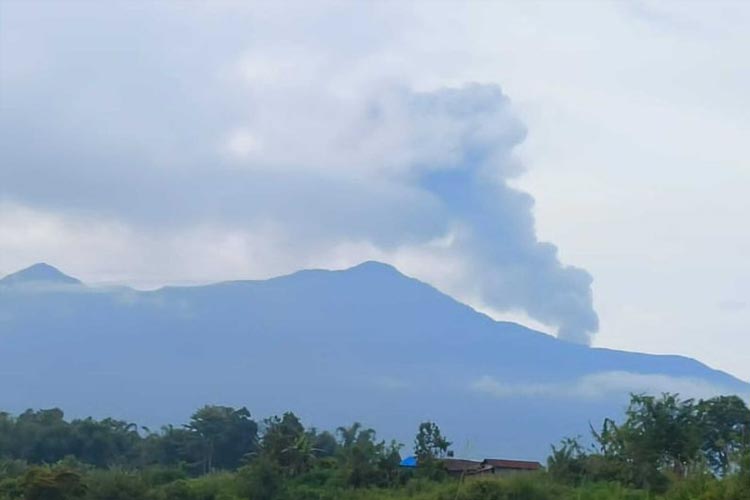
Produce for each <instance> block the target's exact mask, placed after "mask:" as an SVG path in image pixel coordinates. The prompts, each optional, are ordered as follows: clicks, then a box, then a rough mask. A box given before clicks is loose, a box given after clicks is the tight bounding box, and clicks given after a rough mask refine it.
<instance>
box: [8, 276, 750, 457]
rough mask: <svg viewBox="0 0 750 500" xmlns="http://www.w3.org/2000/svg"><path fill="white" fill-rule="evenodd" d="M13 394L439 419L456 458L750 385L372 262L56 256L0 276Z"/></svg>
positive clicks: (376, 422) (179, 415)
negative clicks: (246, 268)
mask: <svg viewBox="0 0 750 500" xmlns="http://www.w3.org/2000/svg"><path fill="white" fill-rule="evenodd" d="M0 343H1V345H2V348H1V349H0V375H2V380H3V387H2V391H0V409H2V410H5V411H13V412H18V411H22V410H24V409H26V408H28V407H51V406H60V407H61V408H63V409H65V410H66V411H68V412H69V413H70V414H71V415H75V416H83V415H90V414H91V415H95V416H105V415H114V416H119V417H121V418H124V419H129V420H133V421H136V422H138V423H142V424H147V425H151V426H153V425H160V424H165V423H171V422H182V421H185V420H186V419H187V417H188V416H189V414H190V413H191V412H192V410H194V409H196V408H197V407H199V406H200V405H203V404H206V403H218V404H229V405H245V406H247V407H248V408H249V409H250V410H251V411H252V412H253V414H254V415H255V416H257V417H263V416H268V415H270V414H274V413H280V412H282V411H285V410H293V411H295V412H297V413H299V414H300V415H301V416H302V417H303V418H304V419H305V420H306V421H307V422H310V423H311V424H313V425H316V426H318V427H321V428H331V427H334V426H337V425H341V424H344V423H350V422H353V421H355V420H356V421H361V422H363V423H364V424H366V425H369V426H372V427H374V428H376V429H377V430H378V431H379V432H380V434H381V437H383V438H391V437H394V438H397V439H399V440H400V441H402V442H404V443H406V444H407V445H409V444H411V440H412V437H413V434H414V431H415V430H416V427H417V425H418V423H419V422H420V421H422V420H426V419H430V420H435V421H437V422H438V423H439V424H440V425H441V427H443V429H444V431H445V433H446V434H447V435H448V436H449V437H450V438H452V440H453V441H454V446H453V448H454V450H455V451H456V452H457V453H458V454H460V455H469V456H472V455H473V456H478V457H481V456H485V455H486V456H490V455H497V456H499V455H506V456H514V457H518V458H537V459H539V458H543V457H544V456H545V454H546V452H547V451H548V449H549V445H550V444H551V443H554V442H556V441H557V440H559V439H560V438H562V437H564V436H571V435H577V434H585V433H587V430H588V422H589V421H592V422H596V421H598V420H599V419H601V418H602V417H604V416H613V417H614V416H617V415H618V414H619V413H620V412H621V410H622V407H623V405H624V404H625V402H626V399H627V394H628V392H630V391H635V392H662V391H674V392H680V393H681V394H684V395H685V396H697V397H701V396H710V395H714V394H718V393H741V394H746V393H750V385H748V384H747V383H744V382H742V381H740V380H738V379H736V378H734V377H732V376H730V375H728V374H726V373H724V372H721V371H716V370H713V369H710V368H709V367H707V366H705V365H703V364H701V363H699V362H697V361H695V360H692V359H688V358H684V357H679V356H656V355H647V354H639V353H630V352H622V351H614V350H608V349H595V348H589V347H586V346H582V345H578V344H573V343H568V342H565V341H561V340H558V339H556V338H553V337H551V336H548V335H545V334H542V333H539V332H536V331H533V330H530V329H528V328H525V327H523V326H521V325H518V324H514V323H508V322H497V321H494V320H492V319H491V318H489V317H487V316H485V315H483V314H480V313H478V312H476V311H475V310H473V309H471V308H470V307H468V306H466V305H463V304H461V303H459V302H457V301H455V300H454V299H452V298H450V297H449V296H447V295H445V294H443V293H441V292H439V291H437V290H436V289H434V288H432V287H431V286H429V285H427V284H425V283H422V282H420V281H417V280H415V279H412V278H409V277H407V276H404V275H403V274H401V273H400V272H399V271H397V270H396V269H395V268H393V267H391V266H388V265H385V264H381V263H377V262H366V263H364V264H361V265H359V266H356V267H354V268H351V269H348V270H344V271H323V270H311V271H301V272H298V273H295V274H292V275H289V276H283V277H279V278H274V279H269V280H265V281H234V282H224V283H217V284H213V285H207V286H194V287H165V288H162V289H159V290H155V291H137V290H134V289H131V288H127V287H111V288H98V287H89V286H86V285H84V284H82V283H81V282H80V281H78V280H76V279H75V278H72V277H70V276H67V275H65V274H64V273H62V272H60V271H58V270H56V269H55V268H53V267H51V266H48V265H46V264H37V265H35V266H32V267H30V268H28V269H26V270H23V271H20V272H18V273H15V274H11V275H9V276H7V277H5V278H3V279H2V280H0Z"/></svg>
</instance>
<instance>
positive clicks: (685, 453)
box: [548, 394, 750, 492]
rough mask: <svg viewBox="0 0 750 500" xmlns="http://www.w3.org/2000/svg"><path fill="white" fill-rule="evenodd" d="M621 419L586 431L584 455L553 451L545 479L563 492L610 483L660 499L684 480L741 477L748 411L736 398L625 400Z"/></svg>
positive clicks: (575, 447)
mask: <svg viewBox="0 0 750 500" xmlns="http://www.w3.org/2000/svg"><path fill="white" fill-rule="evenodd" d="M625 416H626V418H625V420H624V422H622V423H621V424H617V423H615V422H614V421H613V420H610V419H607V420H605V421H604V423H603V425H602V427H601V430H599V431H594V430H593V429H592V434H593V436H594V440H595V442H596V448H595V449H594V450H592V451H591V452H586V451H585V450H584V449H583V448H582V447H581V446H580V445H579V444H578V442H577V441H576V440H571V439H568V440H565V441H563V442H562V443H561V445H560V446H556V447H555V446H553V447H552V455H551V456H550V457H549V459H548V466H549V472H550V474H551V475H552V476H553V477H555V478H556V479H557V480H559V481H562V482H565V483H567V484H582V483H584V482H586V481H615V482H619V483H622V484H626V485H630V486H634V487H637V488H644V489H647V490H650V491H655V492H665V491H667V490H668V489H669V487H670V484H676V483H682V482H683V481H684V480H685V479H686V478H687V477H691V478H692V479H693V480H696V478H711V479H713V478H714V476H718V477H722V476H728V475H730V474H732V473H734V472H736V471H740V475H741V471H742V470H743V469H744V467H742V456H743V454H745V453H747V450H750V447H749V446H748V437H749V436H750V410H748V408H747V406H745V403H744V402H743V401H742V400H741V399H739V398H737V397H716V398H712V399H708V400H701V401H698V402H695V401H694V400H692V399H688V400H681V399H680V398H679V397H678V396H677V395H674V394H663V395H662V396H661V397H658V398H657V397H653V396H644V395H632V396H631V401H630V404H629V406H628V409H627V411H626V414H625ZM732 481H734V479H732ZM730 482H731V481H727V483H722V484H729V483H730ZM708 484H709V483H705V485H708ZM706 488H708V486H706Z"/></svg>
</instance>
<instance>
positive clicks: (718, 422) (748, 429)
mask: <svg viewBox="0 0 750 500" xmlns="http://www.w3.org/2000/svg"><path fill="white" fill-rule="evenodd" d="M697 410H698V415H699V420H700V427H701V431H702V446H701V449H702V451H703V454H704V455H705V457H706V461H707V462H708V464H709V465H710V466H711V468H712V469H713V471H714V472H716V473H717V474H719V475H722V476H723V475H726V474H727V473H729V472H730V471H731V470H732V468H733V467H735V468H736V467H739V461H740V459H741V457H742V454H743V453H744V452H745V450H746V449H747V448H746V446H747V442H746V441H747V439H748V438H750V434H749V433H750V409H748V407H747V406H746V405H745V402H744V401H742V399H740V398H739V397H737V396H719V397H715V398H712V399H709V400H705V401H700V402H699V403H698V407H697Z"/></svg>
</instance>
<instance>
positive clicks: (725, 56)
mask: <svg viewBox="0 0 750 500" xmlns="http://www.w3.org/2000/svg"><path fill="white" fill-rule="evenodd" d="M0 5H1V7H0V8H1V9H2V11H0V14H1V15H0V23H1V25H0V28H1V29H0V132H1V135H0V144H1V145H2V153H0V155H1V156H0V272H3V271H4V272H10V271H13V270H15V269H17V268H20V267H23V266H25V265H28V264H30V263H32V262H35V261H38V260H43V261H47V262H50V263H53V264H55V265H58V266H59V267H61V268H62V269H64V270H66V271H67V272H69V273H71V274H74V275H76V276H78V277H80V278H82V279H84V280H86V281H90V282H100V283H103V282H125V283H130V284H134V285H137V286H157V285H160V284H164V283H180V282H181V283H184V282H204V281H212V280H219V279H228V278H239V277H248V278H263V277H268V276H273V275H277V274H281V273H286V272H290V271H293V270H296V269H299V268H305V267H334V268H340V267H347V266H350V265H353V264H356V263H358V262H360V261H363V260H367V259H377V260H384V261H387V262H390V263H393V264H395V265H396V266H398V267H399V268H400V269H401V270H402V271H404V272H405V273H407V274H411V275H414V276H416V277H419V278H421V279H424V280H425V281H428V282H430V283H432V284H434V285H436V286H437V287H438V288H440V289H442V290H444V291H446V292H448V293H450V294H452V295H454V296H456V297H457V298H459V299H461V300H463V301H466V302H468V303H470V304H472V305H474V306H475V307H477V308H479V309H482V310H484V311H486V312H488V313H490V314H492V315H493V316H495V317H497V318H509V319H517V320H519V321H522V322H524V323H527V324H530V325H531V326H536V327H539V328H542V329H544V330H545V331H548V332H551V333H559V334H560V335H561V336H563V337H565V338H567V339H569V340H573V341H577V342H587V341H589V340H593V344H594V345H597V346H607V347H615V348H624V349H632V350H641V351H648V352H676V353H681V354H686V355H689V356H694V357H697V358H699V359H701V360H703V361H706V362H708V363H709V364H711V365H713V366H716V367H720V368H723V369H726V370H728V371H730V372H732V373H734V374H736V375H739V376H741V377H743V378H745V379H747V378H750V371H749V369H748V367H747V366H748V365H749V364H748V363H747V355H746V354H745V353H747V352H750V338H749V337H748V335H747V325H748V324H750V293H749V292H750V290H749V288H750V285H748V283H750V280H748V278H750V264H749V263H748V261H747V258H746V256H747V255H748V254H749V253H750V235H749V234H748V231H747V229H746V228H745V226H746V222H745V221H744V219H745V218H746V214H747V213H749V212H750V201H748V198H749V197H748V196H747V195H748V190H749V188H750V167H748V165H747V163H748V160H747V151H746V146H745V144H744V143H745V142H746V139H745V138H746V137H747V133H748V128H750V127H749V125H750V102H749V101H750V97H749V96H748V94H747V92H746V89H747V88H748V86H750V66H748V65H747V64H746V63H745V62H744V59H745V57H744V56H743V55H744V54H746V51H747V49H748V45H750V36H748V35H747V33H746V30H745V29H744V27H745V26H747V22H748V21H750V9H748V8H747V7H745V6H744V5H742V4H741V3H711V4H708V3H706V4H698V3H665V2H658V3H649V2H632V3H607V2H591V3H574V2H566V3H562V2H549V3H529V2H524V3H521V2H517V3H511V2H507V3H500V2H497V3H490V2H481V3H476V4H466V3H461V4H459V3H448V2H441V3H438V2H426V3H412V4H403V3H395V2H394V3H374V2H373V3H363V4H352V3H338V2H320V3H309V2H304V3H299V4H295V5H293V6H292V4H284V5H283V6H279V5H274V4H273V3H250V4H248V3H232V2H226V3H224V2H212V3H204V4H198V3H176V2H175V3H167V2H162V3H145V2H125V3H115V2H108V3H107V4H106V5H104V4H101V5H97V4H95V3H93V2H83V3H70V2H68V3H65V4H63V3H36V2H8V1H3V2H2V3H1V4H0Z"/></svg>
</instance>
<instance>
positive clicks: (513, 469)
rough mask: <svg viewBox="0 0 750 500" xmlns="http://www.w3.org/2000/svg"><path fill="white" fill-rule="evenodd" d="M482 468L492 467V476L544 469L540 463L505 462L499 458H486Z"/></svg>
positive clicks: (525, 461) (523, 461) (524, 461)
mask: <svg viewBox="0 0 750 500" xmlns="http://www.w3.org/2000/svg"><path fill="white" fill-rule="evenodd" d="M482 466H484V467H491V468H492V474H500V475H503V474H514V473H518V472H534V471H538V470H541V469H542V464H540V463H539V462H529V461H527V460H503V459H497V458H485V459H484V460H483V461H482Z"/></svg>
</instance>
